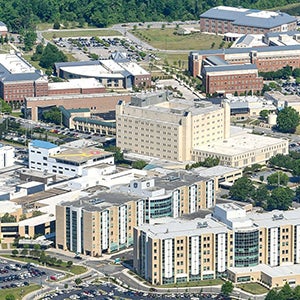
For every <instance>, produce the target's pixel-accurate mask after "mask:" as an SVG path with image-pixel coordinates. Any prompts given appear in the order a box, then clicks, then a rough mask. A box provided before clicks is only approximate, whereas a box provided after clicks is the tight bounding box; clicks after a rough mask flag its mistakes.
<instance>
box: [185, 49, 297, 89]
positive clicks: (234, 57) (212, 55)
mask: <svg viewBox="0 0 300 300" xmlns="http://www.w3.org/2000/svg"><path fill="white" fill-rule="evenodd" d="M249 64H251V65H252V67H250V66H249ZM287 65H289V66H291V67H292V68H300V44H299V45H291V46H271V47H257V48H229V49H219V50H201V51H192V52H190V55H189V72H190V73H191V74H192V76H194V77H197V76H199V77H202V78H203V79H204V81H205V82H207V79H206V76H207V73H209V72H211V74H212V73H213V74H214V76H219V78H216V77H215V78H214V80H218V81H219V80H231V79H234V78H232V76H234V75H235V76H240V77H236V78H235V79H239V80H238V82H235V84H237V85H236V87H235V89H232V88H231V85H232V84H233V83H230V84H229V83H228V81H227V83H226V86H227V87H228V89H225V93H231V92H232V90H234V91H239V90H241V91H242V89H240V88H239V86H240V87H242V85H241V84H240V85H239V82H242V81H243V80H247V78H244V76H243V72H244V71H245V70H247V69H249V68H252V72H251V73H252V74H258V73H257V72H269V71H277V70H279V69H282V68H283V67H285V66H287ZM220 66H222V68H221V69H222V70H223V73H222V74H220V73H218V69H220ZM234 66H236V67H234ZM253 66H255V67H253ZM226 68H227V69H226ZM231 68H232V70H231ZM255 68H256V70H255ZM224 70H226V72H227V74H226V72H225V71H224ZM233 70H234V73H232V71H233ZM237 70H240V71H243V72H241V73H240V74H237ZM254 70H255V71H254ZM249 75H250V74H249ZM224 76H225V77H224ZM252 76H254V75H251V76H250V77H249V78H248V79H251V82H252V83H251V85H253V86H252V87H251V88H250V85H248V84H247V83H246V82H244V83H245V87H246V86H249V89H246V90H255V91H256V90H258V87H259V85H260V84H261V79H260V78H259V77H258V75H256V78H255V76H254V77H252ZM224 88H225V87H224ZM261 88H262V86H261ZM244 91H245V90H244ZM206 92H209V91H208V90H206Z"/></svg>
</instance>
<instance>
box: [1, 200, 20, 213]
mask: <svg viewBox="0 0 300 300" xmlns="http://www.w3.org/2000/svg"><path fill="white" fill-rule="evenodd" d="M19 208H21V205H18V204H17V203H15V202H12V201H10V200H4V201H0V215H4V214H6V213H13V212H15V211H16V210H17V209H19Z"/></svg>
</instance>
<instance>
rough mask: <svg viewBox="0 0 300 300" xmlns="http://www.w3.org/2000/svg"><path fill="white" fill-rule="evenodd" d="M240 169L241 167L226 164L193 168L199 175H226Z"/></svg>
mask: <svg viewBox="0 0 300 300" xmlns="http://www.w3.org/2000/svg"><path fill="white" fill-rule="evenodd" d="M238 171H240V169H236V168H230V167H226V166H215V167H211V168H203V167H199V168H196V169H194V170H193V172H196V173H197V174H198V175H200V176H202V177H212V176H213V177H216V176H224V175H226V174H228V173H232V172H238Z"/></svg>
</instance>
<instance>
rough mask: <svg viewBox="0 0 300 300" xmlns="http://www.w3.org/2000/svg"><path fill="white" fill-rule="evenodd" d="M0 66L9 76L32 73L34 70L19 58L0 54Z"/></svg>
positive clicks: (14, 55) (13, 55)
mask: <svg viewBox="0 0 300 300" xmlns="http://www.w3.org/2000/svg"><path fill="white" fill-rule="evenodd" d="M0 64H1V65H2V66H3V67H4V68H5V69H6V70H7V71H8V72H9V73H11V74H20V73H34V72H35V71H36V69H35V68H34V67H33V66H31V65H30V64H29V63H28V62H27V61H26V60H24V59H23V58H22V57H21V56H19V55H16V54H0Z"/></svg>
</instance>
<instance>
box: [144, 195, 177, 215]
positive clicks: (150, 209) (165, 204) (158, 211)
mask: <svg viewBox="0 0 300 300" xmlns="http://www.w3.org/2000/svg"><path fill="white" fill-rule="evenodd" d="M146 212H147V213H146V215H147V220H146V221H149V219H151V218H162V217H172V216H173V201H172V196H170V197H168V198H163V199H155V200H154V199H151V200H148V201H146Z"/></svg>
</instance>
